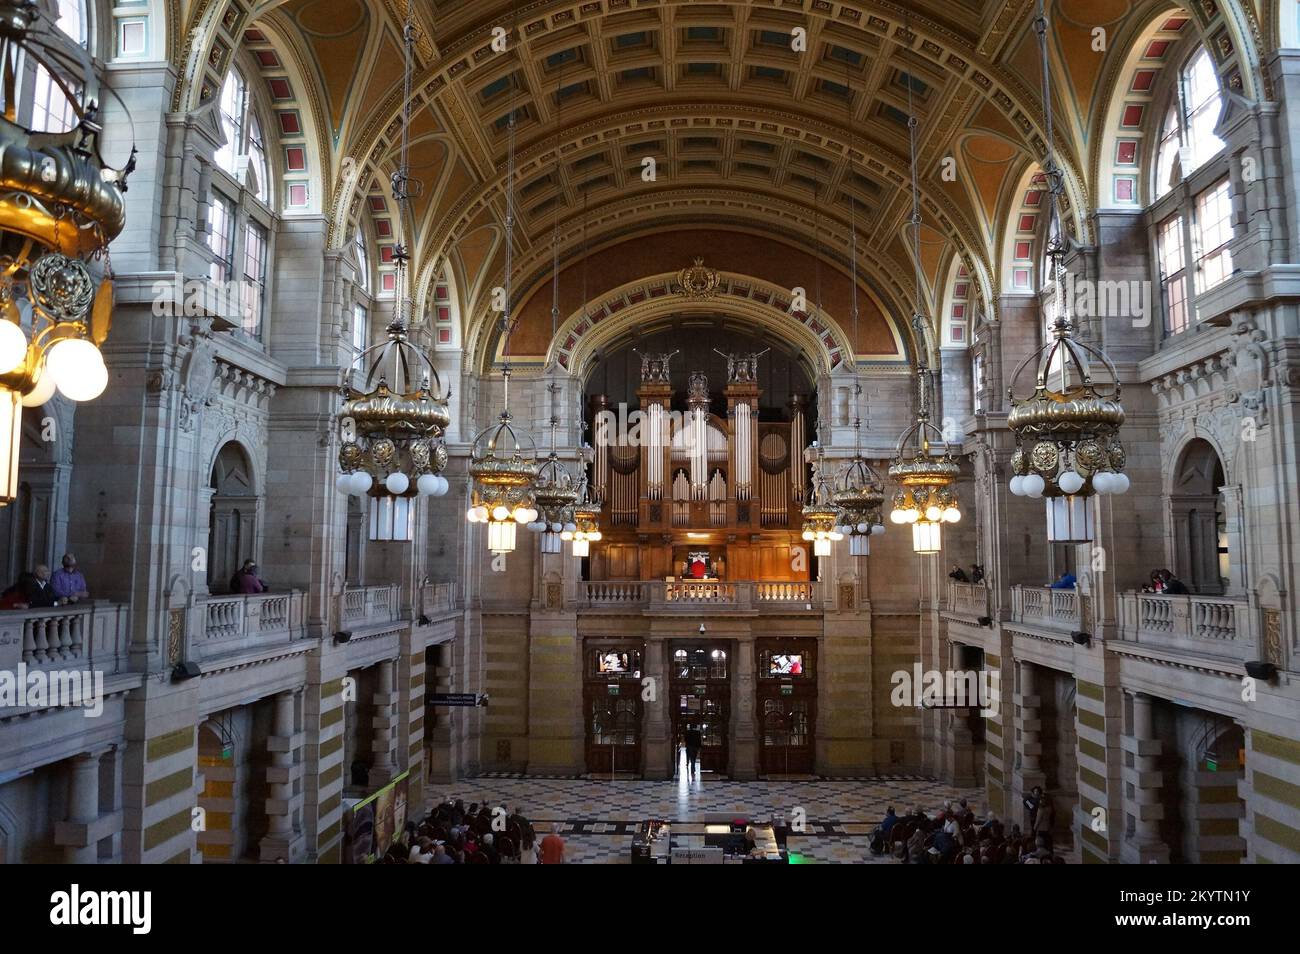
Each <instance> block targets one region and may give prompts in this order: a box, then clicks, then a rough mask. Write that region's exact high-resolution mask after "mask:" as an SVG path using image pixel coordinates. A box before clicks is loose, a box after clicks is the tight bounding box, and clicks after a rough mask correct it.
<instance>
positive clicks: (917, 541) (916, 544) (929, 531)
mask: <svg viewBox="0 0 1300 954" xmlns="http://www.w3.org/2000/svg"><path fill="white" fill-rule="evenodd" d="M941 526H942V524H938V523H930V522H929V521H928V520H918V521H917V522H916V523H914V524H912V550H913V551H915V552H916V553H938V552H939V549H940V544H941V539H942V538H941V536H940V527H941Z"/></svg>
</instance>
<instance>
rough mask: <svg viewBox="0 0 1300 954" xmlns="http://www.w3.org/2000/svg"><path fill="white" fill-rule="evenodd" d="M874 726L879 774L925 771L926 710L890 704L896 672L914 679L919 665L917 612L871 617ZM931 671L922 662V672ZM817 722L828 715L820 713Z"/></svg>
mask: <svg viewBox="0 0 1300 954" xmlns="http://www.w3.org/2000/svg"><path fill="white" fill-rule="evenodd" d="M871 636H872V639H871V650H872V652H871V656H872V662H873V667H872V673H871V693H872V696H873V700H872V702H873V706H872V709H873V711H872V726H873V728H874V735H875V740H874V741H875V763H876V771H878V772H886V773H888V772H924V771H926V770H927V768H926V765H925V761H924V754H923V748H924V740H923V735H924V732H925V727H924V725H923V721H924V719H923V716H924V710H922V709H920V708H918V707H916V706H914V705H904V706H895V705H894V704H893V703H892V702H891V697H892V696H893V693H894V689H895V683H894V682H893V677H894V673H895V672H899V671H902V672H906V673H907V674H908V677H909V679H910V678H911V676H912V672H913V669H912V667H913V665H914V664H915V663H916V662H917V656H918V653H917V642H918V640H919V639H920V621H919V620H918V618H917V615H916V614H915V613H912V614H910V615H909V614H897V615H893V614H885V613H873V614H872V618H871ZM928 668H930V665H929V663H927V662H924V661H923V665H922V669H923V670H924V669H928ZM817 716H818V719H819V720H820V719H823V718H825V716H824V715H823V714H822V713H820V712H819V713H818V714H817Z"/></svg>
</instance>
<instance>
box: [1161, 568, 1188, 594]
mask: <svg viewBox="0 0 1300 954" xmlns="http://www.w3.org/2000/svg"><path fill="white" fill-rule="evenodd" d="M1160 581H1161V582H1162V583H1164V585H1165V586H1164V589H1163V590H1162V591H1161V592H1163V593H1169V594H1170V595H1172V596H1186V595H1187V584H1186V583H1184V582H1183V581H1182V580H1180V579H1178V577H1176V576H1174V575H1173V574H1172V573H1170V572H1169V571H1168V570H1161V571H1160Z"/></svg>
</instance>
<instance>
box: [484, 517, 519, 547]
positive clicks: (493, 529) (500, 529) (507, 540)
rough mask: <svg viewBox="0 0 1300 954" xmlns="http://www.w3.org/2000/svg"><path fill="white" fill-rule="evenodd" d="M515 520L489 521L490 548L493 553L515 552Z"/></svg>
mask: <svg viewBox="0 0 1300 954" xmlns="http://www.w3.org/2000/svg"><path fill="white" fill-rule="evenodd" d="M517 526H519V524H517V523H515V522H514V521H513V520H492V521H490V522H489V523H488V549H489V550H491V551H492V552H493V553H513V552H514V549H515V528H516V527H517Z"/></svg>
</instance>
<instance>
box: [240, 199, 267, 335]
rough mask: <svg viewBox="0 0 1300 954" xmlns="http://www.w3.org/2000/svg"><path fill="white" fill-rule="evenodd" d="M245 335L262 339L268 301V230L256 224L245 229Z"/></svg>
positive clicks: (248, 225)
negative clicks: (263, 313)
mask: <svg viewBox="0 0 1300 954" xmlns="http://www.w3.org/2000/svg"><path fill="white" fill-rule="evenodd" d="M243 290H244V333H245V334H247V335H248V336H249V337H251V338H256V339H258V340H259V341H260V340H261V338H262V311H263V308H264V306H265V299H266V229H264V228H262V227H261V226H260V225H258V224H257V223H256V222H249V223H248V224H247V225H246V226H245V227H244V286H243Z"/></svg>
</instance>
